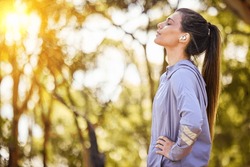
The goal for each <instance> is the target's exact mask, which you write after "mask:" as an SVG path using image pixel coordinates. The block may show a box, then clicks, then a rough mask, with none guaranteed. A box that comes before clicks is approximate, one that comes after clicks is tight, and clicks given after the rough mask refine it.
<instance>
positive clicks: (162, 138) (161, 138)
mask: <svg viewBox="0 0 250 167" xmlns="http://www.w3.org/2000/svg"><path fill="white" fill-rule="evenodd" d="M167 139H168V138H166V137H164V136H160V137H158V140H163V141H166V140H167Z"/></svg>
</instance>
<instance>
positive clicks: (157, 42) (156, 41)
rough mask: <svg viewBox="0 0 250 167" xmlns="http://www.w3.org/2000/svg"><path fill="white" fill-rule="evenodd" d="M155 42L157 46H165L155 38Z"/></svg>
mask: <svg viewBox="0 0 250 167" xmlns="http://www.w3.org/2000/svg"><path fill="white" fill-rule="evenodd" d="M154 42H155V43H156V44H158V45H160V46H163V45H162V42H161V41H160V40H157V38H155V40H154Z"/></svg>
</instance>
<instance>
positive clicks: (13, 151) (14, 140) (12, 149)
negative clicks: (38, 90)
mask: <svg viewBox="0 0 250 167" xmlns="http://www.w3.org/2000/svg"><path fill="white" fill-rule="evenodd" d="M14 55H15V47H13V53H12V55H11V56H12V68H13V73H12V79H13V95H12V106H13V121H12V131H11V139H10V142H9V155H10V157H9V164H8V166H9V167H17V166H18V160H19V147H18V122H19V118H20V112H21V111H19V110H18V105H17V101H18V84H19V78H20V72H19V71H18V68H17V62H16V57H15V56H14Z"/></svg>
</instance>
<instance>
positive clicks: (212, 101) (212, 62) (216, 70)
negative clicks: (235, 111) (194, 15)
mask: <svg viewBox="0 0 250 167" xmlns="http://www.w3.org/2000/svg"><path fill="white" fill-rule="evenodd" d="M208 28H209V42H208V47H207V49H206V52H205V58H204V62H203V67H202V75H203V78H204V80H205V82H206V91H207V97H208V106H207V117H208V123H209V128H210V135H211V138H212V139H213V134H214V124H215V119H216V113H217V105H218V99H219V93H220V42H221V39H220V32H219V29H218V28H217V27H216V26H215V25H212V24H210V23H208Z"/></svg>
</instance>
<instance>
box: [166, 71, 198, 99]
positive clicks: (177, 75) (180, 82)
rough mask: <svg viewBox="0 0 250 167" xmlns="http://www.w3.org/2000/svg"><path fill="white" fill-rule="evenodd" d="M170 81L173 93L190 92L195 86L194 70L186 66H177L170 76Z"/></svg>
mask: <svg viewBox="0 0 250 167" xmlns="http://www.w3.org/2000/svg"><path fill="white" fill-rule="evenodd" d="M169 81H170V83H171V85H172V88H173V91H174V92H175V93H178V94H179V93H181V92H186V91H188V92H190V91H192V90H195V89H196V88H197V82H198V81H197V77H196V74H195V72H194V71H192V70H191V69H188V68H179V69H177V70H176V71H174V72H173V73H172V75H171V77H170V80H169Z"/></svg>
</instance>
